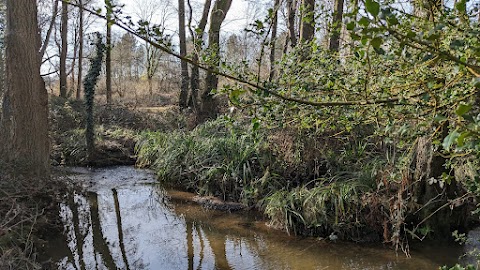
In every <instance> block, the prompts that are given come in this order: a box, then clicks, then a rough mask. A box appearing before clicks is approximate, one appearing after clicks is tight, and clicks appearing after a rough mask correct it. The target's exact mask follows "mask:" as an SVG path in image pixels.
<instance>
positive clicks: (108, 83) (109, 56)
mask: <svg viewBox="0 0 480 270" xmlns="http://www.w3.org/2000/svg"><path fill="white" fill-rule="evenodd" d="M105 73H106V74H105V80H106V82H105V83H106V95H107V104H111V103H112V25H111V22H110V16H107V51H106V56H105Z"/></svg>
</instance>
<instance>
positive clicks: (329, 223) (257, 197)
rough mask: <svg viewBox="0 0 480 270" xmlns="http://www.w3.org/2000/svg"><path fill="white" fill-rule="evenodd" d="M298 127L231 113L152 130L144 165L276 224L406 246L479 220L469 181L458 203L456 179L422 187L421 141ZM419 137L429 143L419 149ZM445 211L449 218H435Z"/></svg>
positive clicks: (141, 147) (142, 144)
mask: <svg viewBox="0 0 480 270" xmlns="http://www.w3.org/2000/svg"><path fill="white" fill-rule="evenodd" d="M364 130H367V129H364ZM291 134H295V132H290V131H288V130H285V129H270V130H267V129H264V130H253V129H252V126H251V125H249V124H244V123H243V124H242V123H241V122H235V121H232V120H231V119H228V118H219V119H217V120H215V121H212V122H207V123H205V124H203V125H200V126H198V127H197V128H196V129H194V130H192V131H175V132H168V133H166V132H144V133H142V134H141V135H140V139H139V143H138V144H137V154H138V161H137V165H139V166H142V167H150V168H152V169H154V170H155V172H156V173H157V176H158V178H159V179H160V181H162V182H164V183H168V184H171V185H174V186H176V187H181V188H184V189H187V190H189V191H193V192H196V193H199V194H202V195H213V196H217V197H220V198H222V199H225V200H230V201H237V202H242V203H244V204H246V205H248V206H252V207H256V208H258V209H260V210H261V211H264V213H265V214H266V215H267V216H268V217H269V218H270V220H271V222H270V223H271V225H272V226H275V227H277V228H281V229H284V230H286V231H288V232H291V233H294V234H301V235H313V236H320V237H325V238H328V237H330V238H332V237H333V238H340V239H346V240H353V241H357V242H372V241H373V242H387V243H392V244H393V245H394V246H396V247H397V248H399V249H400V248H404V247H405V245H406V243H408V241H409V239H410V240H412V239H413V240H419V239H424V238H429V237H444V238H445V237H446V238H449V237H450V236H451V234H450V233H451V231H453V229H460V230H465V229H466V226H468V225H466V223H468V222H470V221H471V220H473V216H471V215H470V213H468V211H469V210H468V209H472V208H471V207H474V204H473V202H474V201H473V200H472V197H471V196H472V194H470V193H468V192H466V191H465V190H466V188H465V186H464V185H463V184H462V185H460V183H458V184H456V185H455V192H463V193H458V197H462V196H463V197H462V198H463V199H465V200H463V201H462V203H459V201H456V202H457V203H458V205H456V206H455V205H452V203H455V201H447V202H446V203H447V204H446V206H449V207H450V209H451V210H450V211H448V212H442V211H441V210H442V209H444V208H445V207H446V206H442V205H443V202H444V200H446V199H445V198H446V197H444V196H446V195H445V194H447V192H448V190H447V189H451V188H452V187H453V185H447V184H445V183H443V184H444V186H442V187H443V188H445V191H443V192H440V193H439V194H440V195H438V196H437V197H436V201H434V200H431V201H428V202H422V201H420V200H418V199H417V198H416V197H415V196H416V194H424V193H425V191H424V190H422V191H417V189H421V188H422V187H421V185H422V183H421V182H420V181H419V180H418V181H415V180H414V175H415V174H418V173H420V172H421V171H420V169H418V168H416V167H417V166H420V165H418V163H419V162H420V161H419V160H420V159H421V158H419V157H418V156H419V155H416V154H415V151H410V152H408V151H397V152H396V153H395V154H396V155H397V156H396V157H395V156H392V153H393V151H392V150H390V151H385V150H384V148H382V147H383V146H382V145H381V144H380V143H376V142H375V141H374V140H372V139H371V138H372V136H364V137H360V136H356V138H357V139H356V140H355V139H354V137H355V136H353V135H352V134H347V135H345V136H343V137H342V138H334V137H329V136H325V134H321V136H320V135H312V134H302V133H301V132H297V133H296V134H297V135H291ZM352 142H353V143H352ZM415 146H416V147H417V148H418V147H421V145H413V146H410V149H413V148H414V147H415ZM422 168H423V167H422ZM432 181H433V180H432ZM462 183H463V182H462ZM441 184H442V183H438V182H435V183H433V182H432V183H429V184H427V185H428V186H427V187H424V188H426V189H429V188H438V186H437V185H441ZM440 203H442V204H440ZM460 214H461V215H465V216H462V217H459V215H460ZM470 217H472V218H470ZM439 220H441V221H442V226H437V227H434V225H435V224H434V223H436V222H438V221H439ZM468 220H470V221H468ZM462 222H463V223H462ZM442 229H445V231H443V230H442Z"/></svg>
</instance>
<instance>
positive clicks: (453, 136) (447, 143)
mask: <svg viewBox="0 0 480 270" xmlns="http://www.w3.org/2000/svg"><path fill="white" fill-rule="evenodd" d="M459 136H460V133H458V131H457V130H454V131H452V132H451V133H450V134H448V136H447V137H445V139H444V140H443V143H442V146H443V149H445V150H446V151H450V148H451V147H452V145H453V144H454V143H455V141H456V140H457V139H458V137H459Z"/></svg>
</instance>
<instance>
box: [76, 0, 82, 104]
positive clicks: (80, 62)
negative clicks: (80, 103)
mask: <svg viewBox="0 0 480 270" xmlns="http://www.w3.org/2000/svg"><path fill="white" fill-rule="evenodd" d="M77 1H78V2H77V3H78V5H79V6H80V8H79V11H78V74H77V93H76V95H75V96H76V98H77V100H79V99H80V96H81V93H82V76H83V74H82V73H83V35H84V33H83V30H84V29H83V28H84V20H83V12H84V11H83V9H82V8H83V0H77Z"/></svg>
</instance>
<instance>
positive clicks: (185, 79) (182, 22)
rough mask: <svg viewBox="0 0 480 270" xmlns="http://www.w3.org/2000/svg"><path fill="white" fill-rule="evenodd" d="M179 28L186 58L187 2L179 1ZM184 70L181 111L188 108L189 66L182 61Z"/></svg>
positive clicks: (181, 48)
mask: <svg viewBox="0 0 480 270" xmlns="http://www.w3.org/2000/svg"><path fill="white" fill-rule="evenodd" d="M178 27H179V38H180V55H181V56H183V57H185V56H186V55H187V41H186V39H187V38H186V34H185V0H178ZM180 64H181V68H182V84H181V87H180V100H179V106H180V110H182V109H185V108H187V99H188V65H187V62H186V61H184V60H181V63H180Z"/></svg>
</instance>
